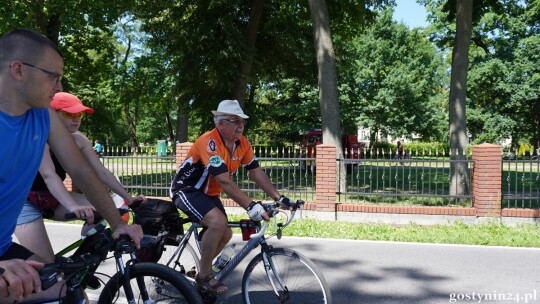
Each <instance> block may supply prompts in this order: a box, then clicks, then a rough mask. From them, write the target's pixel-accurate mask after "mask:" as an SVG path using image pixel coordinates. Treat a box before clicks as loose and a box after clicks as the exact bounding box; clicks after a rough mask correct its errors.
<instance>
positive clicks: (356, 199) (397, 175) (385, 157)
mask: <svg viewBox="0 0 540 304" xmlns="http://www.w3.org/2000/svg"><path fill="white" fill-rule="evenodd" d="M364 155H365V158H364V159H361V160H355V159H347V158H345V159H342V160H339V161H341V162H343V163H344V166H340V174H339V176H340V177H341V179H340V183H342V184H343V183H345V184H344V185H340V186H339V189H340V191H339V201H340V202H343V203H363V204H385V205H388V204H392V205H421V206H452V205H456V206H467V207H469V206H471V205H472V195H471V194H470V193H471V182H470V180H471V176H472V164H473V161H472V160H469V159H464V160H450V156H449V154H445V153H438V152H434V153H432V152H419V151H413V152H412V154H407V155H405V156H404V157H403V158H399V157H396V152H395V151H384V150H376V151H364ZM451 164H456V165H458V164H462V165H463V166H464V167H465V170H464V172H461V173H460V174H459V175H458V178H456V179H455V183H456V185H455V187H456V188H458V187H463V188H464V191H463V193H465V194H461V195H456V194H452V193H451V187H450V185H451V174H450V170H451V168H450V167H451ZM458 183H459V185H458Z"/></svg>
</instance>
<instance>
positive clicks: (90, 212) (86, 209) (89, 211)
mask: <svg viewBox="0 0 540 304" xmlns="http://www.w3.org/2000/svg"><path fill="white" fill-rule="evenodd" d="M68 210H69V212H72V213H73V214H74V215H75V216H76V217H77V218H79V219H81V220H86V223H87V225H92V224H93V223H94V212H95V211H96V209H95V208H94V207H93V206H75V207H72V208H69V209H68Z"/></svg>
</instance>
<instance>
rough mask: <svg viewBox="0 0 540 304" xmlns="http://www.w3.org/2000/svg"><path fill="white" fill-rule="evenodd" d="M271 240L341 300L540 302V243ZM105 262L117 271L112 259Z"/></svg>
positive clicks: (68, 229) (71, 235)
mask: <svg viewBox="0 0 540 304" xmlns="http://www.w3.org/2000/svg"><path fill="white" fill-rule="evenodd" d="M47 230H48V231H49V236H50V237H51V240H52V242H53V246H54V248H55V251H57V250H59V249H61V248H63V247H64V246H66V245H68V244H69V243H71V242H73V241H74V240H76V238H77V237H78V235H79V229H78V227H77V226H73V225H68V226H66V224H49V223H48V224H47ZM233 241H236V242H239V243H240V242H241V239H240V237H239V236H235V237H234V238H233ZM269 243H271V244H273V245H274V246H275V247H286V248H291V249H295V250H297V251H299V252H301V253H303V254H304V255H306V256H308V257H309V258H310V259H312V260H313V261H314V262H315V263H316V264H317V265H318V266H319V268H320V270H321V271H322V272H323V274H324V276H325V278H326V280H327V281H328V283H329V285H330V288H331V290H332V296H333V300H334V301H333V303H340V304H341V303H342V304H348V303H351V304H352V303H386V304H398V303H399V304H402V303H419V304H420V303H540V263H539V258H540V249H532V248H509V247H485V246H462V245H437V244H418V243H397V242H376V241H348V240H331V239H317V238H293V237H284V238H283V239H281V240H277V239H272V240H270V241H269ZM249 260H250V258H249V256H248V258H247V259H246V260H245V263H247V262H248V261H249ZM244 265H245V264H244ZM241 267H242V264H241V265H240V266H239V267H238V268H237V270H235V271H234V272H233V274H231V275H230V276H229V277H228V278H227V279H226V280H225V281H224V283H225V284H226V285H227V286H228V287H229V292H228V293H227V295H226V296H222V297H220V298H219V300H218V303H241V302H242V301H241V298H240V282H241V278H242V274H243V271H242V270H241V269H242V268H241ZM102 268H103V271H104V272H109V273H112V272H114V268H113V266H112V263H107V264H106V265H103V267H100V269H99V270H100V271H101V270H102ZM107 268H108V269H107ZM91 298H92V297H91Z"/></svg>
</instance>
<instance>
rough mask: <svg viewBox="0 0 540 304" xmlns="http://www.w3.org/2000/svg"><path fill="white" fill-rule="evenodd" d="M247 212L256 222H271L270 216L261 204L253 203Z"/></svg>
mask: <svg viewBox="0 0 540 304" xmlns="http://www.w3.org/2000/svg"><path fill="white" fill-rule="evenodd" d="M246 212H247V214H248V216H249V218H250V219H252V220H254V221H257V222H258V221H260V220H262V219H264V220H265V221H269V220H270V217H269V216H268V214H267V213H266V211H265V210H264V207H263V205H262V204H261V202H255V201H253V202H251V204H249V206H248V208H247V210H246Z"/></svg>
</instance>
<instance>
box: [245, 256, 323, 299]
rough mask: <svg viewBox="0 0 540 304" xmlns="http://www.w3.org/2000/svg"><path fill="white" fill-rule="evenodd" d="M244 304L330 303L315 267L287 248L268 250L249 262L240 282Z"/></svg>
mask: <svg viewBox="0 0 540 304" xmlns="http://www.w3.org/2000/svg"><path fill="white" fill-rule="evenodd" d="M242 297H243V299H244V303H246V304H264V303H294V304H302V303H306V304H307V303H309V304H319V303H321V304H322V303H324V304H330V303H332V296H331V294H330V288H329V287H328V283H327V282H326V280H325V279H324V277H323V275H322V274H321V272H320V271H319V269H318V268H317V266H315V264H314V263H313V262H312V261H311V260H310V259H308V258H307V257H305V256H304V255H302V254H300V253H298V252H296V251H294V250H289V249H284V248H271V249H269V250H266V251H265V252H264V253H263V252H261V253H259V254H258V255H257V256H255V258H253V260H251V262H250V263H249V265H248V267H247V269H246V272H245V273H244V277H243V279H242Z"/></svg>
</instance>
